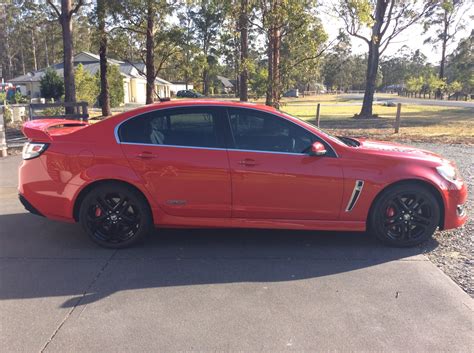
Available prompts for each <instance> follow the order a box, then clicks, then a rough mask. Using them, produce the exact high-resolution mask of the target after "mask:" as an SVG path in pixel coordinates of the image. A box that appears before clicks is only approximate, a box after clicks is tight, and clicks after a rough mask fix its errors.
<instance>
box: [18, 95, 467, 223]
mask: <svg viewBox="0 0 474 353" xmlns="http://www.w3.org/2000/svg"><path fill="white" fill-rule="evenodd" d="M186 106H219V107H224V108H225V107H244V108H249V109H257V110H260V111H264V112H268V113H271V114H274V115H277V116H279V117H282V118H285V119H288V120H290V121H291V122H293V123H294V124H297V125H300V126H301V127H304V128H305V129H307V130H309V131H310V132H312V133H313V134H315V135H317V136H318V137H319V138H320V139H322V140H323V141H325V142H326V143H328V144H329V145H330V146H331V147H332V149H333V150H334V152H335V153H336V155H337V157H336V158H329V157H326V156H319V157H318V156H310V155H291V154H283V153H266V152H256V151H243V150H232V149H205V148H179V147H174V146H164V145H157V146H152V145H138V144H120V143H118V142H117V140H116V136H115V128H116V126H117V125H118V124H120V123H121V122H123V121H125V120H127V119H129V118H131V117H134V116H136V115H139V114H142V113H146V112H149V111H152V110H156V109H167V108H174V107H186ZM58 124H59V125H60V126H59V127H58ZM61 124H62V125H61ZM24 133H25V135H26V136H27V137H28V138H30V140H32V141H33V142H45V143H49V144H50V145H49V147H48V149H47V150H46V151H45V152H44V153H43V154H42V155H41V156H39V157H37V158H34V159H31V160H25V161H23V164H22V165H21V167H20V173H19V178H20V180H19V192H20V194H21V195H23V196H24V197H25V198H26V199H27V200H28V202H29V203H30V204H31V205H32V206H33V207H34V208H36V209H37V210H38V211H39V212H40V213H41V214H43V215H45V216H46V217H48V218H51V219H56V220H62V221H67V222H75V221H76V220H77V214H75V212H76V211H77V207H78V202H80V199H81V197H80V195H81V192H82V191H84V190H87V188H88V187H89V186H91V185H93V184H94V183H97V182H100V181H106V180H119V181H122V182H125V183H129V184H131V185H133V186H134V187H136V188H137V189H138V190H140V191H141V192H142V193H143V195H144V196H145V197H146V199H147V200H148V202H149V204H150V207H151V210H152V214H153V219H154V223H155V224H156V225H157V226H162V227H249V228H286V229H315V230H354V231H363V230H365V229H366V222H367V217H368V214H369V212H370V207H371V205H372V204H373V202H374V200H375V198H376V197H377V195H379V194H380V192H381V191H382V190H383V189H385V188H387V187H388V186H390V185H393V184H395V183H397V182H402V181H406V180H412V181H413V180H417V181H419V182H422V183H425V184H428V185H430V186H431V187H432V188H433V190H435V192H436V193H437V195H438V196H439V198H440V199H441V200H442V203H443V207H442V208H443V213H444V214H443V217H441V218H442V224H441V227H442V228H444V229H449V228H455V227H459V226H461V225H462V224H464V223H465V221H466V216H465V215H463V216H459V215H458V214H457V212H456V207H457V206H458V205H462V204H464V203H465V202H466V198H467V189H466V185H465V183H464V182H463V181H461V180H460V181H457V182H455V183H453V182H448V181H446V180H445V179H444V178H443V177H441V176H440V175H439V174H438V173H437V171H436V167H437V166H439V165H441V164H443V163H448V161H446V160H444V159H443V158H442V157H440V156H438V155H435V154H433V153H431V152H427V151H422V150H419V149H415V148H411V147H407V146H403V145H398V144H393V143H385V142H374V141H366V140H359V142H360V143H361V144H360V146H358V147H349V146H347V145H345V144H344V143H342V142H341V141H340V140H338V139H336V138H334V137H331V136H328V135H326V134H325V133H324V132H322V131H320V130H319V129H317V128H316V127H314V126H312V125H310V124H307V123H305V122H302V121H300V120H298V119H296V118H293V117H291V116H288V115H286V114H284V113H281V112H279V111H277V110H275V109H273V108H269V107H266V106H261V105H253V104H243V103H232V102H220V101H211V100H193V101H171V102H166V103H159V104H155V105H149V106H145V107H141V108H139V109H135V110H132V111H128V112H125V113H122V114H118V115H116V116H113V117H111V118H109V119H106V120H104V121H102V122H99V123H97V124H93V125H88V124H77V123H75V122H71V121H58V120H56V119H54V120H53V119H50V120H48V119H43V120H38V121H33V122H28V123H26V124H25V126H24ZM143 153H145V154H146V153H148V154H150V156H151V157H152V158H147V159H143V158H138V157H137V156H138V155H139V154H143ZM243 160H251V161H252V163H250V165H242V164H241V161H243ZM357 180H363V181H364V182H365V184H364V188H363V192H362V193H361V195H360V197H359V199H358V201H357V203H356V205H355V207H354V208H353V209H352V210H351V211H346V206H347V204H348V202H349V200H350V198H351V195H352V192H353V189H354V185H355V183H356V181H357ZM169 200H185V201H186V203H185V204H179V203H170V202H169Z"/></svg>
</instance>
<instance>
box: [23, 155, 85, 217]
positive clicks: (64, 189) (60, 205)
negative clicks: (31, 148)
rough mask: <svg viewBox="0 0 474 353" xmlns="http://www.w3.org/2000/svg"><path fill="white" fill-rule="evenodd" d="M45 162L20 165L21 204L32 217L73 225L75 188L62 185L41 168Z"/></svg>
mask: <svg viewBox="0 0 474 353" xmlns="http://www.w3.org/2000/svg"><path fill="white" fill-rule="evenodd" d="M45 158H47V157H46V156H45V155H42V156H40V157H38V158H34V159H30V160H26V161H23V163H22V165H21V166H20V170H19V173H18V174H19V181H18V193H19V198H20V202H21V203H22V204H23V206H24V207H25V208H26V209H27V210H28V211H30V212H31V213H33V214H37V215H40V216H43V217H46V218H50V219H54V220H58V221H64V222H74V218H73V216H72V213H73V212H72V209H73V199H74V195H75V194H76V192H77V190H78V188H79V187H78V186H76V185H74V184H71V183H65V182H63V181H62V180H61V178H60V177H58V176H57V175H55V174H54V173H51V172H48V171H47V170H46V168H45V167H44V163H45V161H43V160H42V159H45Z"/></svg>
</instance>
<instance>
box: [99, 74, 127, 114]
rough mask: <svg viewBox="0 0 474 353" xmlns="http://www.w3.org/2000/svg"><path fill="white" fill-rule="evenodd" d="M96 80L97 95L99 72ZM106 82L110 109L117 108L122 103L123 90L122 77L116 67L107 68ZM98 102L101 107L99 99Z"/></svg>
mask: <svg viewBox="0 0 474 353" xmlns="http://www.w3.org/2000/svg"><path fill="white" fill-rule="evenodd" d="M96 79H97V89H98V94H100V71H97V73H96ZM107 81H108V84H109V100H110V107H111V108H114V107H118V106H119V105H120V104H122V103H123V97H124V95H125V93H124V90H123V77H122V74H121V73H120V69H119V67H118V66H117V65H108V66H107ZM98 101H99V105H100V106H102V103H101V102H100V97H99V99H98Z"/></svg>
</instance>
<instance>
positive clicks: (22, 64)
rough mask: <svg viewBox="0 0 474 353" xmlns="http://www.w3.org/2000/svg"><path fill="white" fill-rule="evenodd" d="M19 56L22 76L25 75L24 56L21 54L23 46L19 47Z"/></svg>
mask: <svg viewBox="0 0 474 353" xmlns="http://www.w3.org/2000/svg"><path fill="white" fill-rule="evenodd" d="M20 55H21V67H22V69H23V75H26V66H25V56H24V54H23V46H22V45H21V46H20Z"/></svg>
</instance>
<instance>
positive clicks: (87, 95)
mask: <svg viewBox="0 0 474 353" xmlns="http://www.w3.org/2000/svg"><path fill="white" fill-rule="evenodd" d="M74 78H75V81H76V100H77V101H78V102H87V103H89V106H93V105H95V103H96V102H97V95H98V94H99V89H98V85H97V78H96V77H95V76H92V75H91V74H90V73H89V72H88V71H85V70H84V66H82V64H79V65H78V66H77V68H76V70H75V71H74Z"/></svg>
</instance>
